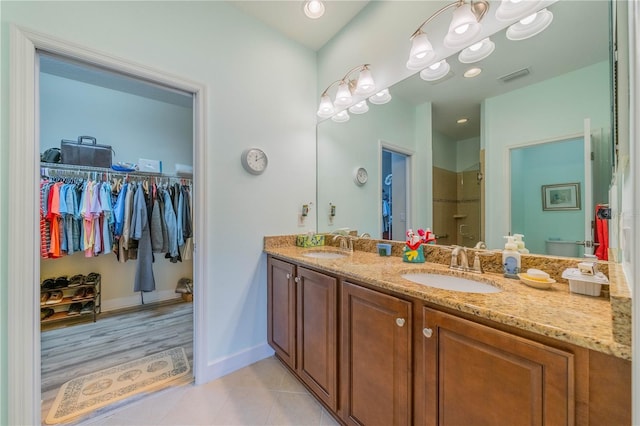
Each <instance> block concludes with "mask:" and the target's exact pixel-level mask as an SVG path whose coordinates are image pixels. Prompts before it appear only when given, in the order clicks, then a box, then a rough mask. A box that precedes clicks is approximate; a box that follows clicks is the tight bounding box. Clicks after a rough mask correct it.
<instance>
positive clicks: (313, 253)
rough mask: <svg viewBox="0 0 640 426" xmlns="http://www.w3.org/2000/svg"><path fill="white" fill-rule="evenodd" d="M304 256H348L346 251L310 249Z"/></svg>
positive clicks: (336, 257)
mask: <svg viewBox="0 0 640 426" xmlns="http://www.w3.org/2000/svg"><path fill="white" fill-rule="evenodd" d="M302 255H303V256H306V257H314V258H316V259H341V258H343V257H347V255H346V254H344V253H337V252H335V251H308V252H306V253H302Z"/></svg>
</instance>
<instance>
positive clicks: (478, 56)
mask: <svg viewBox="0 0 640 426" xmlns="http://www.w3.org/2000/svg"><path fill="white" fill-rule="evenodd" d="M495 48H496V44H495V43H494V42H492V41H491V39H490V38H489V37H487V38H485V39H484V40H482V41H479V42H477V43H474V44H472V45H471V46H469V47H467V48H466V49H463V50H462V52H460V54H459V55H458V60H459V61H460V62H462V63H463V64H472V63H474V62H478V61H481V60H483V59H485V58H486V57H488V56H489V55H491V54H492V53H493V51H494V50H495Z"/></svg>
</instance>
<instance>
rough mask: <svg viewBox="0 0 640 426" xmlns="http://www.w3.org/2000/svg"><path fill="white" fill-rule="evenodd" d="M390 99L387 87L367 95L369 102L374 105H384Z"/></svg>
mask: <svg viewBox="0 0 640 426" xmlns="http://www.w3.org/2000/svg"><path fill="white" fill-rule="evenodd" d="M390 100H391V93H389V89H384V90H381V91H379V92H378V93H376V94H375V95H373V96H371V97H369V102H371V103H372V104H375V105H384V104H386V103H387V102H389V101H390Z"/></svg>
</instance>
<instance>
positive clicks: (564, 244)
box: [545, 240, 578, 257]
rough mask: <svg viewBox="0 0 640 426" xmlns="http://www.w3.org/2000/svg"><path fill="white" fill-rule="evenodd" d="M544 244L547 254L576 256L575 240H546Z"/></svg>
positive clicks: (576, 246)
mask: <svg viewBox="0 0 640 426" xmlns="http://www.w3.org/2000/svg"><path fill="white" fill-rule="evenodd" d="M545 245H546V249H547V254H548V255H551V256H565V257H578V245H577V244H576V242H575V241H563V240H546V241H545Z"/></svg>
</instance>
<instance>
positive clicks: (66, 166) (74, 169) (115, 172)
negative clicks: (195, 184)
mask: <svg viewBox="0 0 640 426" xmlns="http://www.w3.org/2000/svg"><path fill="white" fill-rule="evenodd" d="M40 169H41V170H46V169H53V170H62V171H69V172H95V173H108V174H109V175H118V176H131V177H140V178H145V177H159V178H169V179H182V180H185V181H191V179H192V178H191V177H190V176H179V175H169V174H165V173H152V172H139V171H135V172H122V171H118V170H113V169H110V168H106V167H91V166H77V165H74V164H59V163H40Z"/></svg>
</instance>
